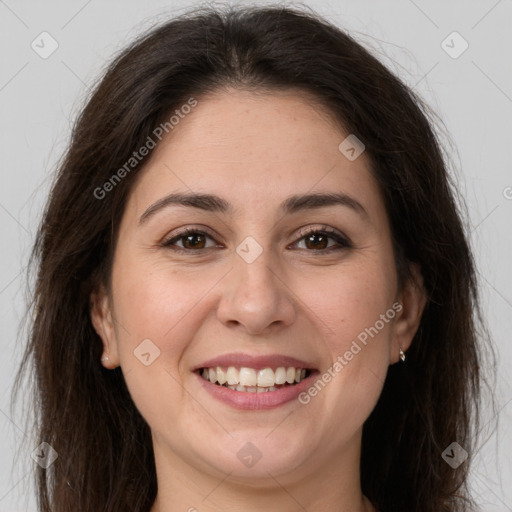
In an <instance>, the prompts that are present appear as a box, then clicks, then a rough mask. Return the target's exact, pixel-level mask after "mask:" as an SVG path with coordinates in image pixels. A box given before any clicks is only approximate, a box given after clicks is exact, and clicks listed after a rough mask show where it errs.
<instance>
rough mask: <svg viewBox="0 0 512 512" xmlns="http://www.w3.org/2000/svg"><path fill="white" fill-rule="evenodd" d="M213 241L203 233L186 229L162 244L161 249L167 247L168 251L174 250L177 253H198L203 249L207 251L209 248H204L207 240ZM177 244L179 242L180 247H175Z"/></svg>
mask: <svg viewBox="0 0 512 512" xmlns="http://www.w3.org/2000/svg"><path fill="white" fill-rule="evenodd" d="M208 238H209V239H211V240H213V238H212V237H211V236H210V235H209V234H208V233H205V232H204V231H200V230H197V229H187V230H185V231H183V232H181V233H179V234H178V235H176V236H174V237H173V238H171V239H169V240H167V241H166V242H163V243H162V246H163V247H167V248H169V249H173V250H176V251H178V252H180V251H188V252H192V251H200V250H203V249H209V248H210V247H214V246H210V247H206V246H205V244H206V241H207V239H208ZM177 242H181V243H182V245H181V246H180V245H176V243H177Z"/></svg>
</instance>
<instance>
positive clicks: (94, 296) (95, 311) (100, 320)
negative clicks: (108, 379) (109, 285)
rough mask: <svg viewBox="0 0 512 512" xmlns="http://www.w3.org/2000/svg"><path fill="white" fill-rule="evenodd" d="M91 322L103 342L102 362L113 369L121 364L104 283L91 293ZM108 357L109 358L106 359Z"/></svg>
mask: <svg viewBox="0 0 512 512" xmlns="http://www.w3.org/2000/svg"><path fill="white" fill-rule="evenodd" d="M89 308H90V314H91V322H92V325H93V327H94V330H95V331H96V332H97V333H98V336H99V337H100V338H101V341H102V343H103V354H102V358H101V364H102V365H103V366H104V367H105V368H107V369H109V370H113V369H114V368H117V367H118V366H119V355H118V352H117V342H116V332H115V329H114V320H113V318H114V317H113V314H112V309H111V305H110V300H109V297H108V293H107V291H106V289H105V287H104V286H103V285H101V286H100V288H99V289H98V290H96V291H94V292H92V293H91V295H90V298H89ZM106 357H108V359H105V358H106Z"/></svg>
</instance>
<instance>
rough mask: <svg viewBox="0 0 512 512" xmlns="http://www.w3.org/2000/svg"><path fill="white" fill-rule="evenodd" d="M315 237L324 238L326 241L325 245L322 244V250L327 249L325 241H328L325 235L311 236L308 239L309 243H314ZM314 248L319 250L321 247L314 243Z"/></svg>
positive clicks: (316, 234)
mask: <svg viewBox="0 0 512 512" xmlns="http://www.w3.org/2000/svg"><path fill="white" fill-rule="evenodd" d="M315 237H320V238H323V239H324V243H323V244H321V248H322V249H325V239H326V237H325V236H324V235H322V234H319V233H315V234H313V235H310V236H309V237H308V242H312V241H313V239H314V238H315ZM313 247H315V248H318V247H319V245H318V244H315V243H314V242H313Z"/></svg>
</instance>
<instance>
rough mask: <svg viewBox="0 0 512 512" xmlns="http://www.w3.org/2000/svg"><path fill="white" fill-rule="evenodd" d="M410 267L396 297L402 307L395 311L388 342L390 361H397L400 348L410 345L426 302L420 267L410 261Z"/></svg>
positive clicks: (404, 349) (404, 348)
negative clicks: (391, 333) (391, 337)
mask: <svg viewBox="0 0 512 512" xmlns="http://www.w3.org/2000/svg"><path fill="white" fill-rule="evenodd" d="M410 269H411V278H410V279H409V280H408V281H407V282H406V283H405V284H404V286H403V289H402V290H401V292H400V293H399V295H398V298H397V301H398V303H399V304H401V306H402V308H401V309H400V310H399V311H398V312H397V315H396V316H395V321H394V324H393V339H392V343H391V344H390V350H391V354H390V360H391V362H392V363H396V362H398V361H399V354H400V349H402V350H403V351H404V352H405V351H406V350H407V349H408V348H409V347H410V346H411V343H412V339H413V338H414V335H415V334H416V331H417V330H418V327H419V325H420V321H421V315H422V314H423V310H424V308H425V304H426V303H427V294H426V292H425V288H424V286H423V276H422V275H421V268H420V266H419V265H418V264H416V263H411V264H410Z"/></svg>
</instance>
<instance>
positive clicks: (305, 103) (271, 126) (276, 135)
mask: <svg viewBox="0 0 512 512" xmlns="http://www.w3.org/2000/svg"><path fill="white" fill-rule="evenodd" d="M348 135H349V133H348V132H346V131H343V129H342V127H341V125H340V123H337V122H336V121H335V120H334V119H333V118H332V117H331V115H330V114H329V113H328V112H327V111H326V110H325V108H322V107H321V106H320V105H319V104H318V102H315V101H313V100H311V97H309V96H304V95H302V94H299V93H297V92H276V93H275V94H274V93H272V94H270V93H269V94H261V93H260V94H254V93H252V92H248V91H238V90H236V91H235V90H233V91H224V92H219V93H216V94H213V95H210V96H207V97H203V98H197V105H196V106H195V107H194V109H193V110H192V111H191V112H190V113H189V114H186V115H183V116H182V117H181V118H180V120H179V123H178V124H177V125H175V126H174V128H173V129H172V131H170V132H169V133H168V134H166V135H164V137H163V139H162V141H161V143H160V144H159V145H158V146H157V148H156V149H155V150H154V153H153V154H152V157H151V159H150V160H149V162H148V163H147V164H146V166H145V168H144V169H143V170H142V171H141V172H140V173H139V176H138V177H137V181H136V184H135V185H134V187H133V189H132V194H131V196H132V197H131V198H130V199H131V201H132V202H135V203H136V210H137V212H138V213H139V215H140V214H141V213H142V212H141V209H143V208H144V207H147V206H148V205H149V204H150V203H151V202H154V201H156V200H157V199H158V198H160V197H162V196H164V195H166V194H168V193H171V192H174V191H181V192H185V191H186V192H204V193H213V194H216V195H218V196H222V197H229V198H230V199H229V200H230V202H233V203H237V202H238V204H235V206H242V207H243V205H249V204H251V205H253V206H255V207H256V206H258V205H259V206H260V207H261V206H262V205H263V204H269V202H272V201H274V200H275V202H276V203H281V201H282V199H283V198H284V197H287V196H290V195H293V194H297V193H299V192H300V193H308V192H309V193H311V192H317V191H322V192H326V191H328V192H338V191H343V192H345V193H347V194H352V195H357V196H359V197H362V200H364V198H365V197H367V198H369V199H370V200H371V201H370V202H372V201H373V202H374V203H375V201H377V199H378V198H377V197H376V196H378V195H379V192H378V189H377V184H376V183H375V181H374V179H373V177H372V176H371V173H370V170H369V169H370V160H369V158H367V157H366V155H365V154H364V153H363V154H361V156H359V157H358V158H357V159H356V160H354V161H350V160H349V159H347V158H346V157H345V156H344V155H343V154H342V153H341V152H340V149H339V145H340V143H341V142H342V141H343V140H344V139H346V137H347V136H348ZM375 206H379V205H375Z"/></svg>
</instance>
